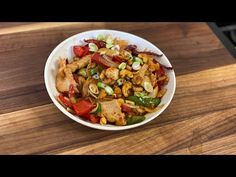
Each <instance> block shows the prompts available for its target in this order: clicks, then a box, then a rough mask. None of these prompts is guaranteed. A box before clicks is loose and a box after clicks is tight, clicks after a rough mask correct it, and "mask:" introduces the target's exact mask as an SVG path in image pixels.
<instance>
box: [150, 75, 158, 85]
mask: <svg viewBox="0 0 236 177" xmlns="http://www.w3.org/2000/svg"><path fill="white" fill-rule="evenodd" d="M150 79H151V83H152V86H153V87H154V86H155V85H156V83H157V74H151V75H150Z"/></svg>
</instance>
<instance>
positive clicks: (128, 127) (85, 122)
mask: <svg viewBox="0 0 236 177" xmlns="http://www.w3.org/2000/svg"><path fill="white" fill-rule="evenodd" d="M99 31H100V32H107V33H109V32H111V33H120V34H121V33H123V34H124V35H128V36H130V37H135V38H138V39H140V40H143V41H145V42H146V43H147V44H148V45H150V46H152V47H154V48H155V49H157V50H159V51H160V52H161V53H162V54H163V55H164V56H165V54H164V53H163V52H162V51H161V50H160V49H159V48H158V47H157V46H155V45H154V44H152V43H151V42H149V41H148V40H146V39H144V38H141V37H139V36H136V35H134V34H131V33H128V32H124V31H119V30H111V29H95V30H87V31H84V32H80V33H77V34H74V35H72V36H70V37H68V38H66V39H65V40H63V41H62V42H60V43H59V44H58V45H57V46H56V47H55V48H54V49H53V51H52V52H51V53H50V55H49V56H48V58H47V60H46V64H45V67H44V83H45V87H46V90H47V92H48V95H49V97H50V98H51V100H52V102H53V103H54V105H55V106H56V107H57V108H58V109H59V110H60V111H61V112H62V113H63V114H64V115H66V116H67V117H69V118H71V119H72V120H74V121H76V122H78V123H80V124H82V125H84V126H87V127H90V128H94V129H98V130H109V131H119V130H127V129H132V128H135V127H139V126H142V125H144V124H146V123H148V122H150V121H152V120H153V119H155V118H157V117H158V116H159V115H160V114H161V113H162V112H163V111H164V110H165V109H166V108H167V107H168V106H169V104H170V102H171V101H172V99H173V97H174V93H175V90H176V76H175V71H174V69H173V70H172V71H173V78H174V79H173V90H172V92H171V94H170V99H168V100H167V103H165V104H164V105H163V107H161V108H160V109H159V110H158V111H157V113H156V114H155V115H153V116H151V117H150V118H148V119H145V120H144V121H142V122H140V123H137V124H133V125H126V126H115V125H109V126H108V125H105V126H104V125H100V124H93V123H90V122H88V121H85V120H83V118H80V117H79V116H76V115H73V114H71V113H70V112H68V111H67V110H66V109H65V108H64V107H63V106H62V105H61V104H60V103H59V102H58V100H57V99H56V98H55V96H54V95H53V93H52V92H51V89H50V86H49V79H48V77H47V76H48V68H49V64H50V62H51V60H52V59H53V56H54V54H55V53H56V52H57V51H58V49H60V48H61V47H62V46H63V45H64V44H65V43H67V42H68V41H70V40H72V39H73V38H75V37H77V36H78V35H85V34H86V33H88V34H90V33H94V32H96V33H97V32H99ZM165 58H166V60H167V63H168V66H172V65H171V63H170V61H169V59H168V58H167V57H166V56H165Z"/></svg>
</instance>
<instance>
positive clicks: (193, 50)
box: [0, 23, 236, 154]
mask: <svg viewBox="0 0 236 177" xmlns="http://www.w3.org/2000/svg"><path fill="white" fill-rule="evenodd" d="M99 28H100V29H101V28H103V29H104V28H106V29H116V30H122V31H126V32H130V33H133V34H135V35H138V36H140V37H143V38H145V39H147V40H149V41H150V42H152V43H154V44H155V45H156V46H158V47H159V48H160V49H161V50H162V51H163V52H164V53H165V54H166V55H167V57H168V58H169V60H170V61H171V63H172V65H173V67H174V68H175V72H176V76H177V88H176V93H175V96H174V99H173V101H172V102H171V104H170V106H169V107H168V108H167V109H166V110H165V111H164V112H163V114H161V115H160V116H159V117H158V118H156V119H155V120H153V121H151V122H150V123H148V124H146V125H144V126H142V127H138V128H135V129H131V130H126V131H119V132H109V131H100V130H95V129H91V128H88V127H85V126H83V125H80V124H78V123H76V122H74V121H73V120H71V119H69V118H68V117H66V116H65V115H64V114H62V113H61V112H60V111H59V110H58V109H57V108H56V107H55V106H54V105H53V104H52V102H51V100H50V98H49V96H48V94H47V91H46V89H45V85H44V79H43V72H44V65H45V62H46V59H47V57H48V56H49V54H50V52H51V51H52V50H53V49H54V47H55V46H56V45H57V44H59V43H60V42H61V41H63V40H64V39H66V38H67V37H69V36H71V35H74V34H76V33H79V32H82V31H86V30H91V29H99ZM0 40H1V43H0V62H1V63H0V100H1V103H0V142H1V143H0V154H236V63H235V61H236V60H235V59H233V58H232V57H231V56H230V54H229V52H228V51H227V50H226V49H225V47H224V46H223V45H222V43H221V42H220V41H219V39H217V37H216V36H215V35H214V34H213V32H212V31H211V30H210V29H209V27H208V26H207V24H205V23H0Z"/></svg>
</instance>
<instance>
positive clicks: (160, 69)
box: [156, 66, 165, 77]
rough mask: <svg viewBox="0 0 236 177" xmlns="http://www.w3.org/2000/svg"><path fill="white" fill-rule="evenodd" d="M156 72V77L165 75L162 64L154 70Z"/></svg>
mask: <svg viewBox="0 0 236 177" xmlns="http://www.w3.org/2000/svg"><path fill="white" fill-rule="evenodd" d="M156 74H157V76H158V77H161V76H163V75H165V70H164V68H163V66H160V68H159V69H158V70H157V71H156Z"/></svg>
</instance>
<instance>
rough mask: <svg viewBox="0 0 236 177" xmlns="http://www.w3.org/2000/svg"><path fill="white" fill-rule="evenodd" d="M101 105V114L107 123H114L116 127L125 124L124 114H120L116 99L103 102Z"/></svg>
mask: <svg viewBox="0 0 236 177" xmlns="http://www.w3.org/2000/svg"><path fill="white" fill-rule="evenodd" d="M100 103H101V109H102V112H101V114H102V115H103V116H104V117H105V118H106V119H107V120H108V122H115V123H117V124H118V125H121V124H122V123H123V125H124V123H125V120H123V119H125V114H124V113H122V112H121V107H120V106H119V103H118V101H117V99H114V100H111V101H103V102H100Z"/></svg>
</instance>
